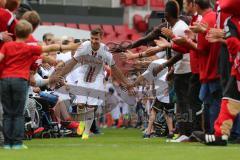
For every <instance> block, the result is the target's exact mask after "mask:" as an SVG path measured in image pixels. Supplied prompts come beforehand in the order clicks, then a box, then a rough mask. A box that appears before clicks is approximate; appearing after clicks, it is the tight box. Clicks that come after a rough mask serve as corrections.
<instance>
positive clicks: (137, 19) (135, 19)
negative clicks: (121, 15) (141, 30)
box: [133, 14, 143, 28]
mask: <svg viewBox="0 0 240 160" xmlns="http://www.w3.org/2000/svg"><path fill="white" fill-rule="evenodd" d="M141 21H143V17H142V16H141V15H139V14H135V15H134V16H133V25H134V27H135V28H136V27H137V25H138V23H139V22H141Z"/></svg>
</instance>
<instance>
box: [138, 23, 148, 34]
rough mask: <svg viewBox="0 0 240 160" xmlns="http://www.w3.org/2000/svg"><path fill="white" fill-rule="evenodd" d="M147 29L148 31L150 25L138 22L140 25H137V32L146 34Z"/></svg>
mask: <svg viewBox="0 0 240 160" xmlns="http://www.w3.org/2000/svg"><path fill="white" fill-rule="evenodd" d="M147 29H148V24H147V23H146V22H145V21H144V20H142V21H140V22H138V24H137V30H138V31H139V32H146V31H147Z"/></svg>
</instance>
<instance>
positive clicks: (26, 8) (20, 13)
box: [15, 3, 32, 19]
mask: <svg viewBox="0 0 240 160" xmlns="http://www.w3.org/2000/svg"><path fill="white" fill-rule="evenodd" d="M31 10H32V7H31V6H30V5H28V4H25V3H21V4H20V6H19V7H18V9H17V10H16V12H15V14H16V18H17V19H21V18H22V16H23V14H24V13H25V12H27V11H31Z"/></svg>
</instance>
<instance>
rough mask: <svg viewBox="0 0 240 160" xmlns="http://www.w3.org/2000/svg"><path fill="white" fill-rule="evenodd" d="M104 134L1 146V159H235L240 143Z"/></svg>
mask: <svg viewBox="0 0 240 160" xmlns="http://www.w3.org/2000/svg"><path fill="white" fill-rule="evenodd" d="M103 132H104V134H103V135H100V136H94V137H91V138H90V139H89V140H86V141H83V140H81V138H56V139H34V140H31V141H25V144H26V145H27V146H28V147H29V149H27V150H3V149H0V160H237V159H240V146H239V145H229V146H227V147H208V146H204V145H202V144H199V143H181V144H176V143H166V140H165V139H163V138H152V139H148V140H144V139H142V137H141V136H142V134H141V132H140V131H139V130H136V129H105V130H103Z"/></svg>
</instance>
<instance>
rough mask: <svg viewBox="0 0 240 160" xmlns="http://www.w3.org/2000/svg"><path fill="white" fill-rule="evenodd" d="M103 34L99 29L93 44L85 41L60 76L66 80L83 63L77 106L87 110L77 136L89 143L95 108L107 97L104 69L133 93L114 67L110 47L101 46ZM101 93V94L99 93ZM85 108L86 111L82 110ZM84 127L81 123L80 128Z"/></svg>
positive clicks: (95, 30)
mask: <svg viewBox="0 0 240 160" xmlns="http://www.w3.org/2000/svg"><path fill="white" fill-rule="evenodd" d="M102 36H103V32H102V30H101V29H99V28H97V29H94V30H92V31H91V38H90V41H85V42H84V43H82V44H81V46H80V47H79V48H78V49H77V51H76V53H75V55H74V56H73V58H72V59H71V60H70V61H69V63H67V64H66V65H65V67H64V68H63V69H62V71H61V72H60V73H58V74H60V75H61V76H65V75H66V74H68V73H69V72H71V71H72V69H73V68H74V66H75V65H77V64H78V63H81V65H80V66H79V67H78V72H79V73H78V75H79V76H78V77H77V86H79V88H80V87H81V88H84V89H81V91H80V90H79V92H80V93H81V94H78V95H77V98H76V101H75V102H76V103H77V104H79V106H82V108H85V109H86V112H87V114H86V115H87V116H86V117H85V126H84V127H85V129H84V132H83V126H79V128H78V134H82V133H83V135H82V139H88V135H89V130H90V127H91V125H92V122H93V115H94V112H93V110H94V108H95V107H97V105H98V101H99V100H100V99H101V98H99V97H101V96H103V95H101V94H100V93H104V83H103V81H104V65H105V64H106V65H108V66H110V67H111V70H112V76H113V77H114V78H116V79H118V80H119V81H120V83H121V84H122V85H124V86H126V87H127V88H128V89H129V90H130V89H131V87H129V86H130V82H129V81H128V79H127V78H126V77H125V76H124V75H123V74H122V72H121V71H120V70H119V69H118V67H117V66H116V65H115V62H114V59H113V55H112V54H111V53H110V52H109V51H108V47H107V46H106V45H105V44H103V43H101V40H102ZM99 91H102V92H99ZM83 106H84V107H83ZM81 124H83V123H80V125H81Z"/></svg>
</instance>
